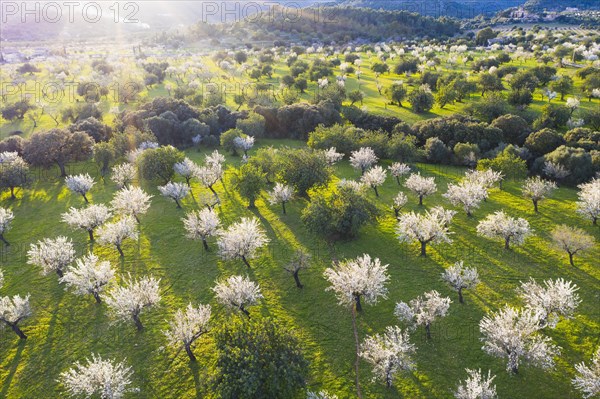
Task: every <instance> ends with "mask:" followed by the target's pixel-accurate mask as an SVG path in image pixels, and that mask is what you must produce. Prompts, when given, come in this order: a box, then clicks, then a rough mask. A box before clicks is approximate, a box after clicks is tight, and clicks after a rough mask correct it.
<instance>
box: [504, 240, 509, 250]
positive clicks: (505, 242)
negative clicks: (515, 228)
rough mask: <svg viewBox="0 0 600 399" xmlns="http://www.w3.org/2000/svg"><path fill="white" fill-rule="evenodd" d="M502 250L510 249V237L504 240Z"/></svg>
mask: <svg viewBox="0 0 600 399" xmlns="http://www.w3.org/2000/svg"><path fill="white" fill-rule="evenodd" d="M504 249H510V237H506V238H505V239H504Z"/></svg>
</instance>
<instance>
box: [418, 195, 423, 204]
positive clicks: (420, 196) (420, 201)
mask: <svg viewBox="0 0 600 399" xmlns="http://www.w3.org/2000/svg"><path fill="white" fill-rule="evenodd" d="M419 205H421V206H422V205H423V196H422V195H419Z"/></svg>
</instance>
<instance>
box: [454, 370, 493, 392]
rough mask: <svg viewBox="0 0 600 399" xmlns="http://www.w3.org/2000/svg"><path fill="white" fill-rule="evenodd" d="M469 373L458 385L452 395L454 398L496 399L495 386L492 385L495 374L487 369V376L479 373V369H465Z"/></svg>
mask: <svg viewBox="0 0 600 399" xmlns="http://www.w3.org/2000/svg"><path fill="white" fill-rule="evenodd" d="M466 370H467V373H468V374H469V378H467V379H466V380H465V381H464V382H463V383H462V384H460V385H459V386H458V389H457V390H456V392H454V397H455V398H456V399H496V398H498V396H497V395H496V386H495V385H492V383H493V381H494V378H496V376H495V375H492V372H491V371H489V370H488V374H487V377H485V375H482V374H481V369H479V370H470V369H466Z"/></svg>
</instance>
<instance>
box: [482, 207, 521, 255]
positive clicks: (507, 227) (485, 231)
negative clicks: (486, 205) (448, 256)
mask: <svg viewBox="0 0 600 399" xmlns="http://www.w3.org/2000/svg"><path fill="white" fill-rule="evenodd" d="M477 234H479V235H481V236H484V237H488V238H502V239H503V240H504V249H510V243H511V242H512V243H513V244H522V243H523V242H525V238H527V237H528V236H529V235H531V234H532V230H531V228H530V227H529V222H528V221H527V220H525V219H523V218H518V219H515V218H512V217H510V216H508V215H507V214H506V213H504V211H498V212H495V213H493V214H490V215H488V216H487V217H486V218H485V219H484V220H482V221H481V222H479V224H478V225H477Z"/></svg>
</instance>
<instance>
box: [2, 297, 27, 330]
mask: <svg viewBox="0 0 600 399" xmlns="http://www.w3.org/2000/svg"><path fill="white" fill-rule="evenodd" d="M29 316H31V307H30V305H29V295H26V296H25V297H21V296H20V295H15V296H13V297H12V298H11V297H8V296H4V297H0V322H2V323H1V324H0V326H2V325H3V324H5V325H7V326H8V327H10V328H11V329H12V330H13V331H14V332H15V333H16V334H17V335H18V336H19V338H21V339H26V338H27V336H26V335H25V334H24V333H23V331H21V329H20V328H19V326H18V323H19V322H21V321H22V320H23V319H25V318H27V317H29Z"/></svg>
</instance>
